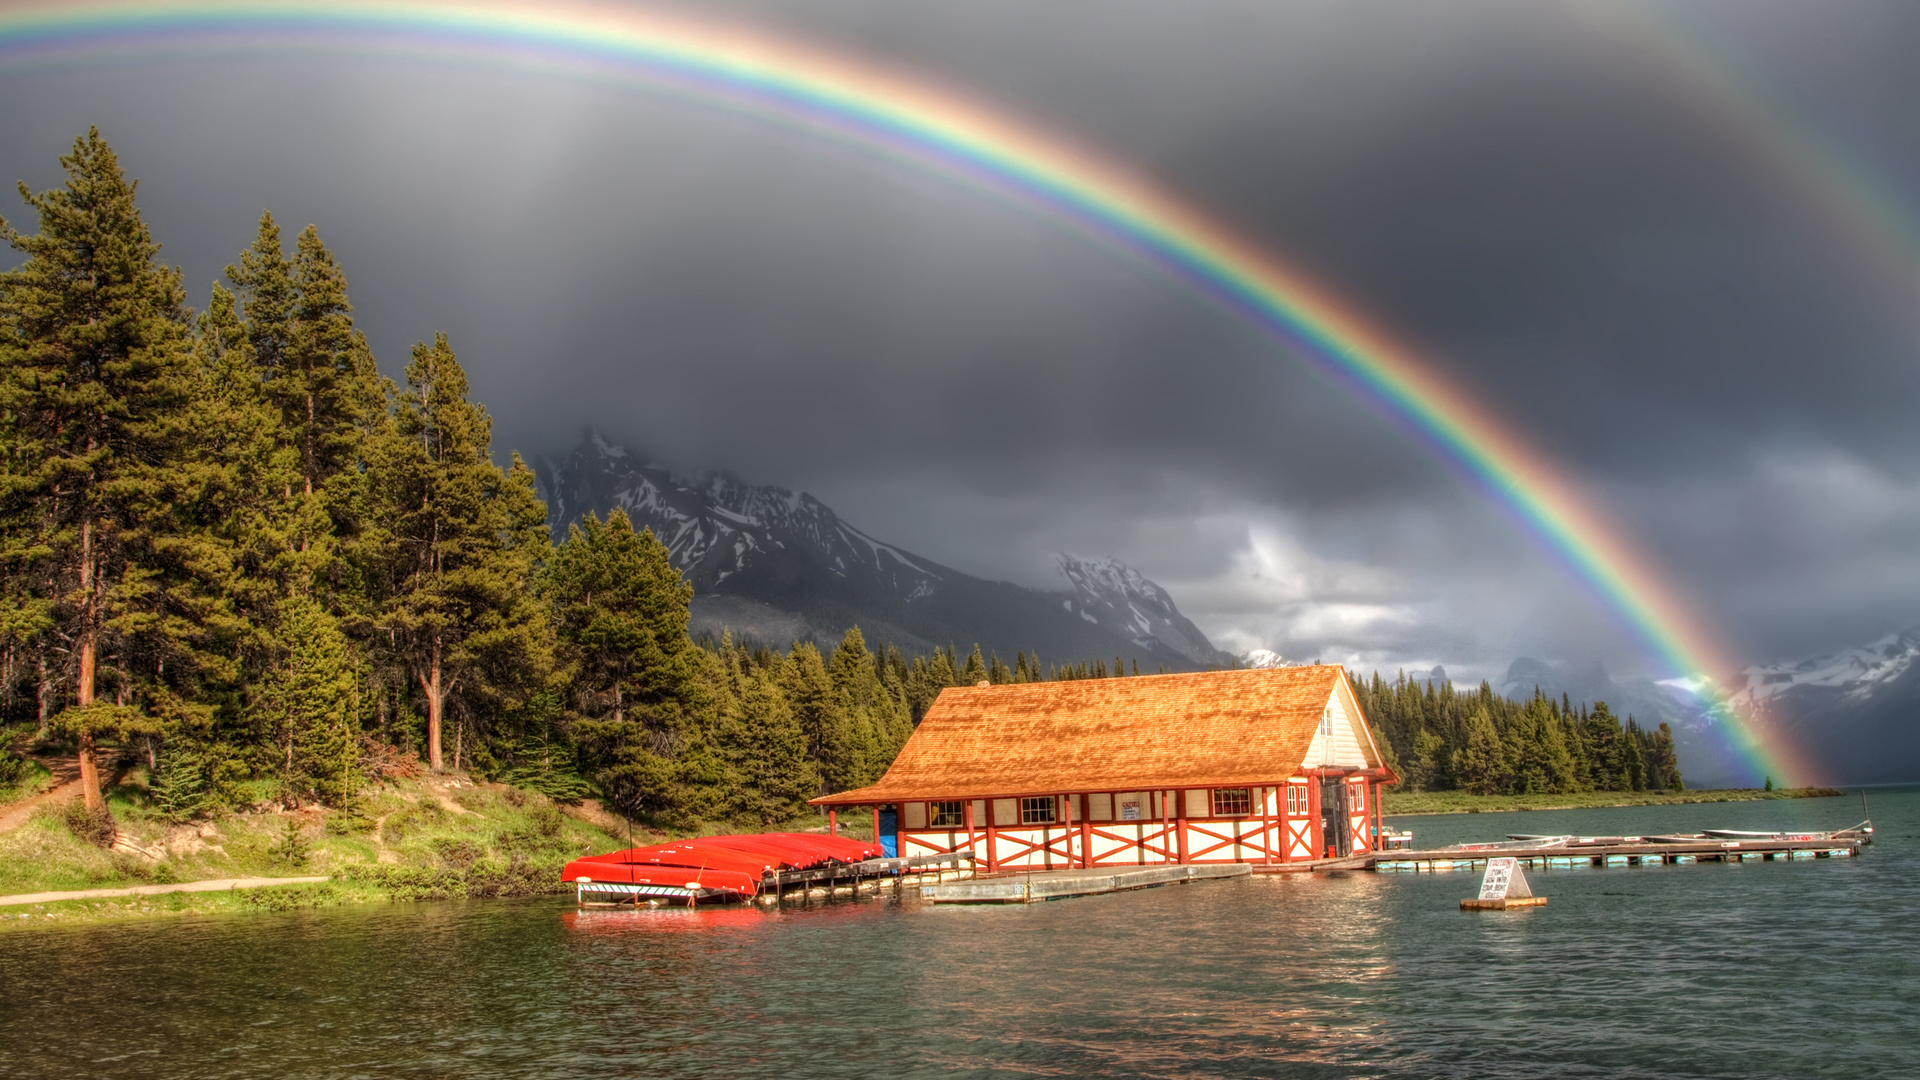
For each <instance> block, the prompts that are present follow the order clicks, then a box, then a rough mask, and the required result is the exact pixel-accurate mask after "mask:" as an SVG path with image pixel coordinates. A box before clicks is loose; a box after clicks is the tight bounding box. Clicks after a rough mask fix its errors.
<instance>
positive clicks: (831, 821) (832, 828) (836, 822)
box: [827, 809, 840, 836]
mask: <svg viewBox="0 0 1920 1080" xmlns="http://www.w3.org/2000/svg"><path fill="white" fill-rule="evenodd" d="M827 835H828V836H839V835H840V817H839V815H838V814H837V813H835V812H834V811H833V810H831V809H829V810H828V811H827Z"/></svg>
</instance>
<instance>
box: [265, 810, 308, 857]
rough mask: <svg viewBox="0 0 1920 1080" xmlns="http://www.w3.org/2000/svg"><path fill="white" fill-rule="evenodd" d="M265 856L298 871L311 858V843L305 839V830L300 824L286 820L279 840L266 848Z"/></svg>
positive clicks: (292, 820) (294, 820) (293, 820)
mask: <svg viewBox="0 0 1920 1080" xmlns="http://www.w3.org/2000/svg"><path fill="white" fill-rule="evenodd" d="M267 854H268V855H269V856H270V857H272V859H273V861H275V862H277V863H282V864H284V865H286V866H290V867H292V868H294V869H299V868H300V867H303V866H305V865H307V860H308V859H310V858H312V857H313V843H312V841H310V840H308V839H307V833H306V830H305V829H302V828H301V827H300V822H299V821H298V820H297V819H294V818H288V819H286V828H285V830H284V831H283V832H281V834H280V839H279V840H276V841H274V843H273V844H272V845H271V846H269V847H268V848H267Z"/></svg>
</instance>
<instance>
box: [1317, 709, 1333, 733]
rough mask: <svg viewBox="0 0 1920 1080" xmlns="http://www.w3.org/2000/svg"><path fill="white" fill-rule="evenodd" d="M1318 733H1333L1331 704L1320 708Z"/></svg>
mask: <svg viewBox="0 0 1920 1080" xmlns="http://www.w3.org/2000/svg"><path fill="white" fill-rule="evenodd" d="M1320 734H1322V735H1332V734H1333V706H1331V705H1329V706H1327V707H1326V708H1324V709H1321V710H1320Z"/></svg>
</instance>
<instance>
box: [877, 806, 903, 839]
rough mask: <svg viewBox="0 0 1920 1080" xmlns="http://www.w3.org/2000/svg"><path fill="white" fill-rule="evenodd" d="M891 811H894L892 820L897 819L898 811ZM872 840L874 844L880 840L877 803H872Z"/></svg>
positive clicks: (878, 807)
mask: <svg viewBox="0 0 1920 1080" xmlns="http://www.w3.org/2000/svg"><path fill="white" fill-rule="evenodd" d="M893 813H894V820H896V821H898V820H899V814H900V811H898V810H895V811H894V812H893ZM873 842H874V843H876V844H877V843H879V842H880V804H879V803H874V804H873Z"/></svg>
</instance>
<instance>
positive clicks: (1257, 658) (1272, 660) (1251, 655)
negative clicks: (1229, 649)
mask: <svg viewBox="0 0 1920 1080" xmlns="http://www.w3.org/2000/svg"><path fill="white" fill-rule="evenodd" d="M1234 661H1235V662H1236V663H1238V664H1239V665H1240V666H1241V667H1243V668H1276V667H1288V666H1290V665H1289V664H1288V663H1287V658H1286V657H1284V656H1281V655H1280V654H1279V653H1277V652H1274V651H1273V650H1272V649H1248V650H1247V651H1246V652H1243V653H1241V654H1240V655H1239V656H1236V657H1234Z"/></svg>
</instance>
